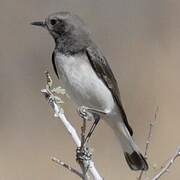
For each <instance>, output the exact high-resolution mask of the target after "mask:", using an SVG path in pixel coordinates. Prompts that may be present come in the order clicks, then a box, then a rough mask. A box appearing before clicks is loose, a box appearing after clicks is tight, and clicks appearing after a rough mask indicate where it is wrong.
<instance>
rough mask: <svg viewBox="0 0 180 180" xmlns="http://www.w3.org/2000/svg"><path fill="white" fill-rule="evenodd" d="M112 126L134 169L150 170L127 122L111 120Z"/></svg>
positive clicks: (128, 161) (128, 162) (129, 163)
mask: <svg viewBox="0 0 180 180" xmlns="http://www.w3.org/2000/svg"><path fill="white" fill-rule="evenodd" d="M110 126H111V127H112V129H113V130H114V132H115V134H116V136H117V137H118V139H119V141H120V143H121V147H122V149H123V151H124V156H125V159H126V161H127V164H128V165H129V167H130V168H131V169H132V170H134V171H137V170H148V164H147V162H146V160H145V158H144V157H143V155H142V154H141V153H140V150H139V148H138V147H137V145H136V144H135V142H134V141H133V139H132V136H131V135H130V133H129V131H128V129H127V127H126V126H125V124H124V123H123V122H122V121H119V120H118V121H117V120H116V121H113V122H112V121H111V123H110Z"/></svg>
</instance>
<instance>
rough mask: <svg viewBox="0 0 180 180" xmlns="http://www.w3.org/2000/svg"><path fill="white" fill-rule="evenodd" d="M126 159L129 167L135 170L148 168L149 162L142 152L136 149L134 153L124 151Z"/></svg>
mask: <svg viewBox="0 0 180 180" xmlns="http://www.w3.org/2000/svg"><path fill="white" fill-rule="evenodd" d="M124 156H125V159H126V161H127V164H128V165H129V167H130V168H131V169H132V170H134V171H138V170H143V171H146V170H148V164H147V162H146V160H145V159H144V157H143V156H142V154H141V153H138V152H136V151H134V152H133V153H132V154H128V153H126V152H125V153H124Z"/></svg>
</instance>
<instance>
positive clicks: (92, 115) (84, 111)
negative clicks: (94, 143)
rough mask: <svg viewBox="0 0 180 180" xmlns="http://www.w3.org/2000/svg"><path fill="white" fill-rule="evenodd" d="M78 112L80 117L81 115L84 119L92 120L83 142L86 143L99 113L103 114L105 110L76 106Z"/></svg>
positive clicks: (97, 120)
mask: <svg viewBox="0 0 180 180" xmlns="http://www.w3.org/2000/svg"><path fill="white" fill-rule="evenodd" d="M78 112H79V115H80V117H82V118H83V119H84V120H89V121H91V120H94V122H93V125H92V126H91V128H90V130H89V132H88V134H87V136H86V138H85V141H84V144H85V143H87V142H88V141H89V139H90V137H91V135H92V133H93V132H94V130H95V128H96V126H97V124H98V122H99V120H100V114H102V115H105V114H106V112H104V111H102V110H98V109H93V108H88V107H85V106H81V107H79V108H78Z"/></svg>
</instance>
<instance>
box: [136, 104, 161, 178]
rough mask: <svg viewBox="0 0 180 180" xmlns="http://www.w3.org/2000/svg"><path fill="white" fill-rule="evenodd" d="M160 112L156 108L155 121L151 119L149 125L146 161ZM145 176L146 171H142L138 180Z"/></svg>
mask: <svg viewBox="0 0 180 180" xmlns="http://www.w3.org/2000/svg"><path fill="white" fill-rule="evenodd" d="M158 112H159V107H157V108H156V111H155V114H154V119H151V120H150V123H149V133H148V137H147V141H146V146H145V152H144V158H145V159H146V160H147V158H148V156H147V155H148V150H149V145H150V142H151V138H152V130H153V127H154V123H155V122H156V120H157V115H158ZM143 174H144V171H141V172H140V174H139V177H138V180H141V179H142V176H143Z"/></svg>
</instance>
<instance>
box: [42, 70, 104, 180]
mask: <svg viewBox="0 0 180 180" xmlns="http://www.w3.org/2000/svg"><path fill="white" fill-rule="evenodd" d="M45 75H46V80H47V84H46V88H45V89H42V90H41V93H42V94H43V95H44V97H45V98H46V100H47V101H48V103H49V105H50V106H51V108H52V109H53V111H54V116H55V117H57V118H59V119H60V120H61V121H62V123H63V124H64V126H65V128H66V129H67V131H68V132H69V134H70V135H71V137H72V139H73V141H74V142H75V144H76V146H77V150H78V148H79V147H81V144H82V143H81V140H80V139H79V137H78V134H77V132H76V130H75V128H74V127H73V126H72V125H71V124H70V122H69V121H68V120H67V119H66V116H65V114H64V111H63V109H62V108H61V105H60V104H61V103H62V102H63V101H62V100H61V99H60V98H59V97H57V96H56V95H54V94H55V93H56V94H64V89H62V88H58V91H57V88H52V79H51V77H50V75H49V73H48V72H45ZM83 150H87V149H86V148H83ZM87 152H89V151H87ZM87 152H86V151H85V153H87ZM76 155H77V154H76ZM85 155H86V154H85ZM56 162H58V161H56ZM59 162H61V161H59ZM83 163H84V167H88V171H89V172H90V174H91V175H92V177H93V179H94V180H103V178H102V177H101V176H100V174H99V173H98V171H97V169H96V168H95V165H94V162H93V161H92V160H91V159H88V160H83ZM60 165H62V164H61V163H60ZM82 168H83V167H82ZM86 171H87V170H86ZM76 174H77V173H76ZM83 174H84V175H85V172H83ZM81 178H82V177H81ZM84 178H85V177H83V179H84Z"/></svg>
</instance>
